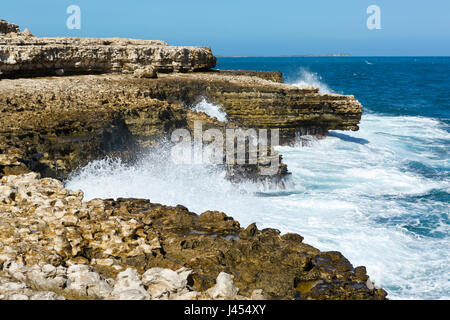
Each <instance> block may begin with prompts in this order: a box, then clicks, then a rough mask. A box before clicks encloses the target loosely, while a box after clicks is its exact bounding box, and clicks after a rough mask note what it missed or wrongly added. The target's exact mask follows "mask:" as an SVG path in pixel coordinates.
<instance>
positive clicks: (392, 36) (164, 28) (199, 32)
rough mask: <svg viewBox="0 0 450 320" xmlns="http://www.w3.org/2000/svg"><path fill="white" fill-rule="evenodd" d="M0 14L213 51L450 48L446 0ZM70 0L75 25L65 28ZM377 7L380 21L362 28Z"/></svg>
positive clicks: (34, 8) (418, 51) (15, 5)
mask: <svg viewBox="0 0 450 320" xmlns="http://www.w3.org/2000/svg"><path fill="white" fill-rule="evenodd" d="M2 2H3V3H2V4H1V6H0V19H5V20H7V21H10V22H13V23H16V24H18V25H19V26H20V27H21V29H24V28H28V29H29V30H30V31H31V32H32V33H33V34H34V35H36V36H71V37H126V38H139V39H157V40H164V41H166V42H168V43H169V44H171V45H195V46H210V47H211V48H212V50H213V53H214V54H215V55H225V56H278V55H297V54H328V53H350V54H352V55H355V56H422V55H425V56H449V55H450V19H449V18H448V16H449V15H450V1H449V0H428V1H424V0H308V1H304V0H271V1H268V0H258V1H255V0H240V1H237V0H191V1H189V0H158V1H155V0H126V1H115V0H110V1H103V0H39V1H36V0H22V1H6V0H3V1H2ZM70 5H78V6H79V7H80V9H81V29H79V30H77V29H73V30H70V29H68V28H67V26H66V20H67V19H68V18H69V16H70V14H67V13H66V10H67V8H68V7H69V6H70ZM370 5H377V6H378V7H379V8H380V13H381V14H380V22H381V29H374V30H369V29H368V28H367V24H366V22H367V19H368V18H369V16H370V14H367V12H366V11H367V8H368V7H369V6H370Z"/></svg>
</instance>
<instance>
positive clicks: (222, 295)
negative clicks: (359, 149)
mask: <svg viewBox="0 0 450 320" xmlns="http://www.w3.org/2000/svg"><path fill="white" fill-rule="evenodd" d="M233 279H234V276H233V275H231V274H227V273H225V272H221V273H220V274H219V276H218V277H217V279H216V285H215V286H214V287H212V288H210V289H208V291H206V293H207V294H208V295H209V296H210V297H211V298H213V299H226V300H232V299H234V298H236V296H237V294H238V291H239V289H238V288H236V286H235V285H234V283H233Z"/></svg>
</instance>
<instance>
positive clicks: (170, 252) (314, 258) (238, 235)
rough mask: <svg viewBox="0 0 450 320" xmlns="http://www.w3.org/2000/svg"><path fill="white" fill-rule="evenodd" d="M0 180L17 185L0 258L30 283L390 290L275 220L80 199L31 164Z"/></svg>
mask: <svg viewBox="0 0 450 320" xmlns="http://www.w3.org/2000/svg"><path fill="white" fill-rule="evenodd" d="M0 189H1V190H2V193H0V197H1V198H2V199H5V198H6V199H11V197H10V195H11V190H14V192H15V194H16V195H15V196H14V200H13V201H0V266H1V267H2V268H3V272H6V273H7V274H8V275H9V276H10V277H12V278H13V279H15V281H16V282H21V283H24V284H25V285H26V286H27V287H28V286H29V287H34V288H36V290H40V291H45V292H47V291H52V292H55V293H57V294H58V295H61V294H62V295H66V296H67V298H70V299H73V298H84V299H86V298H88V299H92V298H95V299H100V298H101V299H150V298H158V299H161V298H164V299H200V298H205V299H208V298H209V299H211V298H214V299H216V298H220V299H224V298H226V299H248V298H247V297H252V296H253V297H260V293H258V291H256V292H255V290H263V291H262V292H263V293H264V297H265V298H267V299H293V298H296V299H384V298H385V296H386V292H385V291H384V290H382V289H379V288H376V287H375V286H373V287H372V286H371V285H370V283H368V282H367V280H368V276H367V274H366V271H365V268H362V267H358V268H353V266H352V265H351V263H350V262H349V261H348V260H347V259H345V257H343V256H342V254H340V253H338V252H320V251H319V250H317V249H315V248H313V247H311V246H309V245H307V244H304V243H303V241H302V240H303V238H302V237H300V236H298V237H296V236H295V235H292V234H288V235H285V236H282V235H280V232H279V231H278V230H274V229H264V230H258V228H257V227H256V226H255V225H252V226H250V227H249V228H247V229H244V228H241V227H240V225H239V223H238V222H237V221H235V220H233V219H232V218H230V217H228V216H226V215H225V214H223V213H220V212H214V211H210V212H206V213H204V214H203V215H201V216H198V215H196V214H195V213H192V212H190V211H189V210H188V209H186V208H184V207H182V206H178V207H169V206H163V205H159V204H153V203H150V202H149V201H148V200H137V199H117V200H101V199H94V200H91V201H88V202H85V201H83V199H82V197H83V194H82V192H78V191H75V192H74V191H70V190H67V189H65V188H64V187H63V185H62V183H61V182H60V181H58V180H54V179H50V178H43V179H40V178H39V175H38V174H36V173H29V174H24V175H19V176H5V177H3V178H1V180H0ZM69 217H70V219H69ZM80 262H82V263H81V264H83V265H80ZM67 265H68V266H69V268H67V267H65V266H67ZM152 268H164V269H171V270H177V271H169V270H161V269H156V270H152ZM123 270H125V271H123ZM141 275H143V276H141ZM218 275H219V276H218ZM233 277H234V278H233ZM113 279H116V280H113ZM10 282H11V281H10ZM12 282H14V281H12ZM238 288H239V291H237V290H238ZM111 289H112V291H111ZM208 289H209V290H208ZM206 290H208V291H207V293H206V292H205V291H206ZM109 292H110V293H109ZM15 293H17V294H24V293H23V292H15ZM0 295H5V294H4V293H3V292H2V291H1V290H0ZM25 295H27V296H28V297H31V295H29V294H25ZM9 297H10V295H8V297H7V298H8V299H9ZM260 298H261V297H260Z"/></svg>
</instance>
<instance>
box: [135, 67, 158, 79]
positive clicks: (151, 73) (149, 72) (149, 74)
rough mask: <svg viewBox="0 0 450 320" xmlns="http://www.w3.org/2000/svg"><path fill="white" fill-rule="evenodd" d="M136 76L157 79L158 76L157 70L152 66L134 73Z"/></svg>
mask: <svg viewBox="0 0 450 320" xmlns="http://www.w3.org/2000/svg"><path fill="white" fill-rule="evenodd" d="M134 76H135V77H136V78H156V77H157V74H156V70H155V68H153V67H152V66H150V67H145V68H142V69H136V70H135V71H134Z"/></svg>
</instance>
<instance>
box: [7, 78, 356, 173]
mask: <svg viewBox="0 0 450 320" xmlns="http://www.w3.org/2000/svg"><path fill="white" fill-rule="evenodd" d="M252 74H258V73H254V72H252ZM266 76H267V73H259V74H258V76H247V75H243V72H242V71H240V72H238V75H233V72H232V71H227V72H212V73H190V74H170V75H161V76H160V77H159V78H158V79H146V78H142V79H141V78H135V77H134V76H132V75H90V76H71V77H53V78H45V79H43V78H39V79H16V80H2V81H1V82H0V111H1V112H2V114H3V116H2V118H1V119H0V133H1V134H0V146H1V149H2V150H4V151H3V153H4V154H6V153H8V154H9V157H10V158H11V157H14V159H16V160H15V161H16V162H15V163H19V165H18V166H15V169H12V168H11V165H8V166H4V167H5V168H6V169H3V171H4V172H5V170H7V171H8V172H18V171H17V170H18V169H22V168H23V166H24V165H25V167H27V168H29V169H30V170H33V171H38V172H41V173H42V174H44V175H46V176H51V177H59V178H64V177H66V176H67V174H68V173H70V172H71V171H73V170H75V169H76V168H78V167H79V166H82V165H85V164H87V163H88V162H89V161H91V160H93V159H98V158H101V157H104V156H106V155H114V154H118V153H121V154H122V156H125V157H131V156H132V154H135V152H134V151H135V150H136V148H142V147H146V146H149V145H151V144H152V143H154V142H155V141H157V140H158V139H160V138H161V137H163V136H167V135H169V134H170V133H171V132H172V131H173V130H175V129H177V128H189V129H192V127H193V121H195V120H201V121H202V122H203V124H204V128H205V129H207V128H208V127H216V128H220V129H222V130H223V129H225V128H226V127H233V126H234V127H237V126H239V127H244V128H246V127H250V128H280V133H281V142H282V143H289V142H292V141H294V139H295V137H296V136H298V135H305V134H309V135H326V134H327V132H328V129H356V128H357V123H358V122H359V117H360V116H361V105H360V104H359V103H358V102H357V101H356V100H355V99H354V98H353V97H351V96H340V95H322V94H319V93H318V92H317V89H315V88H297V87H294V86H290V85H286V84H283V83H276V82H272V81H268V80H265V79H263V78H264V77H266ZM204 98H206V99H208V100H210V101H211V102H214V103H217V104H220V105H222V106H223V107H224V109H225V111H226V112H227V116H228V118H229V119H230V121H229V122H228V123H221V122H220V121H217V119H212V118H211V117H209V116H207V115H206V114H201V113H198V112H194V111H192V110H191V109H190V108H189V106H190V105H194V104H196V103H197V102H199V101H200V99H204ZM6 151H7V152H6ZM274 156H278V155H274ZM4 157H5V156H4ZM234 169H235V170H237V172H240V173H239V174H238V175H234V176H239V175H244V176H245V177H255V176H258V170H259V166H253V165H249V166H236V167H234ZM11 170H13V171H11ZM14 170H16V171H14ZM286 174H287V170H286V166H285V165H283V164H281V165H280V169H279V172H278V175H277V177H278V178H282V177H284V176H286ZM231 176H233V175H231Z"/></svg>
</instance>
